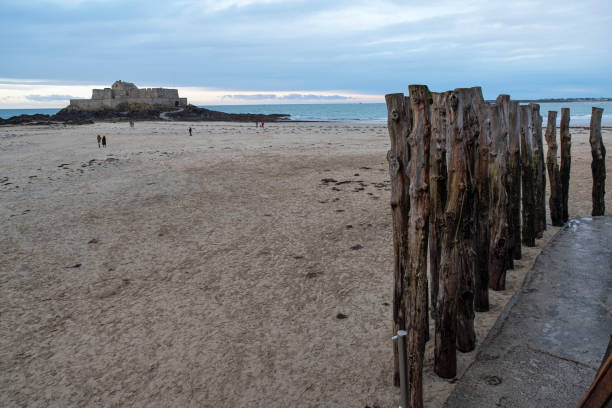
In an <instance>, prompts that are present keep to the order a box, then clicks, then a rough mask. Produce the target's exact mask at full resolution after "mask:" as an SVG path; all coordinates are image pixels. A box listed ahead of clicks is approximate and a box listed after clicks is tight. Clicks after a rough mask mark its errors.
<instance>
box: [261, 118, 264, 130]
mask: <svg viewBox="0 0 612 408" xmlns="http://www.w3.org/2000/svg"><path fill="white" fill-rule="evenodd" d="M263 126H264V122H263V120H262V121H261V127H262V129H263Z"/></svg>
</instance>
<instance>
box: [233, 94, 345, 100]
mask: <svg viewBox="0 0 612 408" xmlns="http://www.w3.org/2000/svg"><path fill="white" fill-rule="evenodd" d="M223 98H224V99H241V100H249V101H257V100H270V99H273V100H278V101H306V100H308V101H347V100H351V99H353V97H352V96H347V95H324V94H323V95H321V94H312V93H309V94H303V93H289V94H285V95H277V94H230V95H223Z"/></svg>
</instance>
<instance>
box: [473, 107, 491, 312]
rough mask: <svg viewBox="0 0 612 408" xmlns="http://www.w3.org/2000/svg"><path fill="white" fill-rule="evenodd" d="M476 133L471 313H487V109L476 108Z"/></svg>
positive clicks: (488, 228)
mask: <svg viewBox="0 0 612 408" xmlns="http://www.w3.org/2000/svg"><path fill="white" fill-rule="evenodd" d="M478 121H479V125H480V132H479V135H478V140H477V141H476V163H475V166H474V188H475V197H474V213H475V215H476V221H475V222H476V223H478V233H477V234H476V237H475V238H476V239H475V244H474V246H475V249H474V252H475V255H474V309H475V310H476V311H477V312H487V311H488V310H489V246H490V245H491V240H490V233H491V231H490V226H489V200H490V197H489V184H490V183H489V147H490V145H491V121H490V119H489V106H488V105H487V104H486V103H481V104H480V105H479V106H478Z"/></svg>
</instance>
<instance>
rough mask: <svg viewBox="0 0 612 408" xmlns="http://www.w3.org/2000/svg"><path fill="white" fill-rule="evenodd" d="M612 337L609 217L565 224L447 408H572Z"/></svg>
mask: <svg viewBox="0 0 612 408" xmlns="http://www.w3.org/2000/svg"><path fill="white" fill-rule="evenodd" d="M509 273H512V271H509ZM610 334H612V217H610V216H604V217H593V218H581V219H576V220H571V221H570V222H569V224H568V225H567V226H566V227H565V228H563V229H562V230H561V231H560V232H559V233H558V234H557V235H556V236H555V237H554V238H553V240H552V241H551V243H550V244H549V245H548V246H547V247H546V248H545V249H544V250H543V251H542V253H541V254H540V256H539V257H538V259H537V261H536V263H535V265H534V267H533V270H532V271H531V272H530V273H529V275H528V276H527V278H526V282H525V285H524V286H523V288H522V289H521V290H520V292H519V293H517V295H516V296H515V297H514V299H513V300H512V301H511V302H510V303H509V304H508V306H507V307H506V310H505V311H504V313H503V314H502V316H501V317H500V319H499V320H498V322H497V323H496V325H495V327H494V328H493V330H491V333H490V334H489V336H488V337H487V338H486V340H485V342H484V343H483V345H482V346H481V349H480V351H479V353H478V356H477V357H476V360H475V361H474V363H473V364H472V366H471V367H470V368H469V369H468V370H467V372H466V373H465V375H464V376H463V377H462V378H461V379H460V380H459V381H458V383H457V387H456V388H455V390H454V391H453V393H452V394H451V396H450V398H449V399H448V400H447V402H446V405H445V406H446V407H453V408H454V407H466V408H467V407H470V408H472V407H538V408H545V407H576V405H577V404H578V403H579V402H580V400H581V399H582V397H583V395H584V393H585V392H586V391H587V389H588V388H589V386H590V385H591V382H592V381H593V379H594V377H595V375H596V373H597V370H598V368H599V366H600V364H601V360H602V357H603V355H604V353H605V351H606V347H607V345H608V342H609V339H610Z"/></svg>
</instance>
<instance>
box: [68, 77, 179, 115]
mask: <svg viewBox="0 0 612 408" xmlns="http://www.w3.org/2000/svg"><path fill="white" fill-rule="evenodd" d="M121 104H130V105H131V104H138V105H158V106H164V107H177V108H178V107H185V106H187V98H179V94H178V89H166V88H142V89H140V88H138V87H137V86H136V85H134V84H133V83H131V82H123V81H117V82H115V83H114V84H113V86H112V87H111V88H104V89H94V90H93V93H92V96H91V99H71V100H70V106H69V108H73V109H79V110H85V111H87V110H99V109H109V108H110V109H114V108H116V107H117V106H119V105H121Z"/></svg>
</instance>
